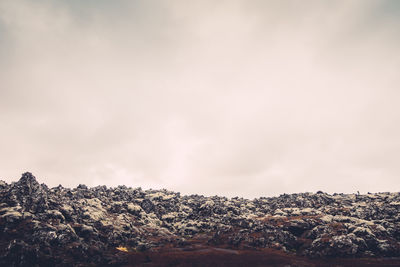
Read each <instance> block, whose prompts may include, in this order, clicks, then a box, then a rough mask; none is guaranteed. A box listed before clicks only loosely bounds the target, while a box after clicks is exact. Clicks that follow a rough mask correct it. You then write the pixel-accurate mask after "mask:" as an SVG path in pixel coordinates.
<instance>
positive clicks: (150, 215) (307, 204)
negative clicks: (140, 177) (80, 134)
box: [0, 173, 400, 266]
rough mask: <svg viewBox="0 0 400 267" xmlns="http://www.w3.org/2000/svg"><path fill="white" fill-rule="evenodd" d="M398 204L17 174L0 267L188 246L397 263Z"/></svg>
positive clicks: (384, 196) (111, 260)
mask: <svg viewBox="0 0 400 267" xmlns="http://www.w3.org/2000/svg"><path fill="white" fill-rule="evenodd" d="M399 203H400V193H376V194H371V193H370V194H367V195H358V194H334V195H330V194H327V193H324V192H318V193H316V194H312V193H301V194H290V195H288V194H284V195H281V196H279V197H269V198H266V197H260V198H257V199H254V200H248V199H243V198H231V199H228V198H226V197H218V196H213V197H205V196H200V195H190V196H181V195H180V194H179V193H175V192H171V191H167V190H142V189H141V188H128V187H125V186H119V187H116V188H107V187H105V186H97V187H93V188H88V187H87V186H85V185H82V184H81V185H79V186H78V187H77V188H74V189H69V188H64V187H62V186H58V187H54V188H48V187H47V186H46V185H44V184H39V183H38V182H37V180H36V178H35V177H34V176H33V175H32V174H31V173H24V174H23V175H22V177H21V179H20V180H19V181H18V182H14V183H11V184H7V183H5V182H3V181H0V236H1V238H0V240H1V242H0V265H1V266H71V265H77V264H82V265H85V266H87V265H93V266H96V265H110V264H118V263H121V264H122V263H123V262H125V261H126V259H125V258H124V257H123V256H121V257H119V259H118V258H116V257H115V255H116V254H117V253H120V254H121V253H122V254H124V253H125V254H128V253H129V252H132V251H135V252H138V251H148V250H154V249H157V248H163V247H166V246H169V247H171V246H172V247H175V248H185V247H188V246H192V243H191V242H192V241H193V240H196V242H202V243H203V244H207V245H210V246H215V247H219V248H220V249H223V248H224V249H235V250H240V249H256V250H257V249H265V248H271V249H278V250H281V251H285V252H286V253H289V254H295V255H300V256H305V257H310V258H321V257H322V258H334V257H344V258H346V257H350V258H366V257H382V258H383V257H400V212H399V211H400V205H399ZM122 248H123V249H122ZM120 254H118V255H120ZM122 254H121V255H122Z"/></svg>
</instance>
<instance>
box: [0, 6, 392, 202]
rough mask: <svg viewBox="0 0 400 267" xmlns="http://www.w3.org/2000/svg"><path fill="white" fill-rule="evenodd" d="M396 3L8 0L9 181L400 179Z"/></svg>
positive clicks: (222, 187)
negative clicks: (26, 177) (26, 175)
mask: <svg viewBox="0 0 400 267" xmlns="http://www.w3.org/2000/svg"><path fill="white" fill-rule="evenodd" d="M399 47H400V1H396V0H393V1H384V0H376V1H371V0H359V1H357V0H342V1H333V0H332V1H303V0H298V1H285V0H276V1H264V0H227V1H216V0H210V1H208V0H201V1H186V0H182V1H152V0H143V1H131V0H129V1H128V0H126V1H118V0H113V1H111V0H86V1H82V0H59V1H55V0H54V1H51V0H35V1H33V0H30V1H29V0H26V1H23V0H21V1H20V0H1V1H0V137H1V138H0V179H3V180H5V181H7V182H11V181H16V180H18V179H19V177H20V175H21V173H22V172H25V171H31V172H33V173H34V175H36V177H37V178H38V179H39V181H40V182H44V183H46V184H48V185H49V186H56V185H58V184H63V185H64V186H68V187H74V186H76V185H78V184H79V183H84V184H87V185H89V186H95V185H102V184H106V185H108V186H117V185H119V184H125V185H127V186H133V187H137V186H141V187H142V188H145V189H147V188H156V189H159V188H167V189H170V190H175V191H181V192H182V193H184V194H191V193H198V194H204V195H215V194H218V195H225V196H230V197H231V196H236V195H237V196H243V197H249V198H252V197H259V196H274V195H279V194H282V193H293V192H315V191H317V190H322V191H326V192H330V193H333V192H345V193H346V192H347V193H348V192H356V191H357V190H359V191H360V192H362V193H366V192H367V191H371V192H379V191H400V87H399V85H400V73H399V72H400V53H399Z"/></svg>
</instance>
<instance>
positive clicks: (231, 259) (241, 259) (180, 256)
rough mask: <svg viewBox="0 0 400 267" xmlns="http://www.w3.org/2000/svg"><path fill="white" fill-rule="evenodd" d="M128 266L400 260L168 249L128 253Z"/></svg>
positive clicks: (302, 265) (374, 264) (304, 266)
mask: <svg viewBox="0 0 400 267" xmlns="http://www.w3.org/2000/svg"><path fill="white" fill-rule="evenodd" d="M128 266H143V267H156V266H171V267H172V266H182V267H183V266H185V267H189V266H199V267H225V266H226V267H228V266H229V267H239V266H243V267H253V266H254V267H258V266H276V267H285V266H291V267H295V266H296V267H328V266H329V267H341V266H343V267H354V266H368V267H383V266H400V259H308V258H306V257H300V256H294V255H288V254H286V253H284V252H281V251H277V250H273V249H264V250H230V249H221V248H214V247H202V248H196V249H193V250H179V249H169V250H162V251H152V252H135V253H129V264H128V265H126V267H128Z"/></svg>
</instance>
